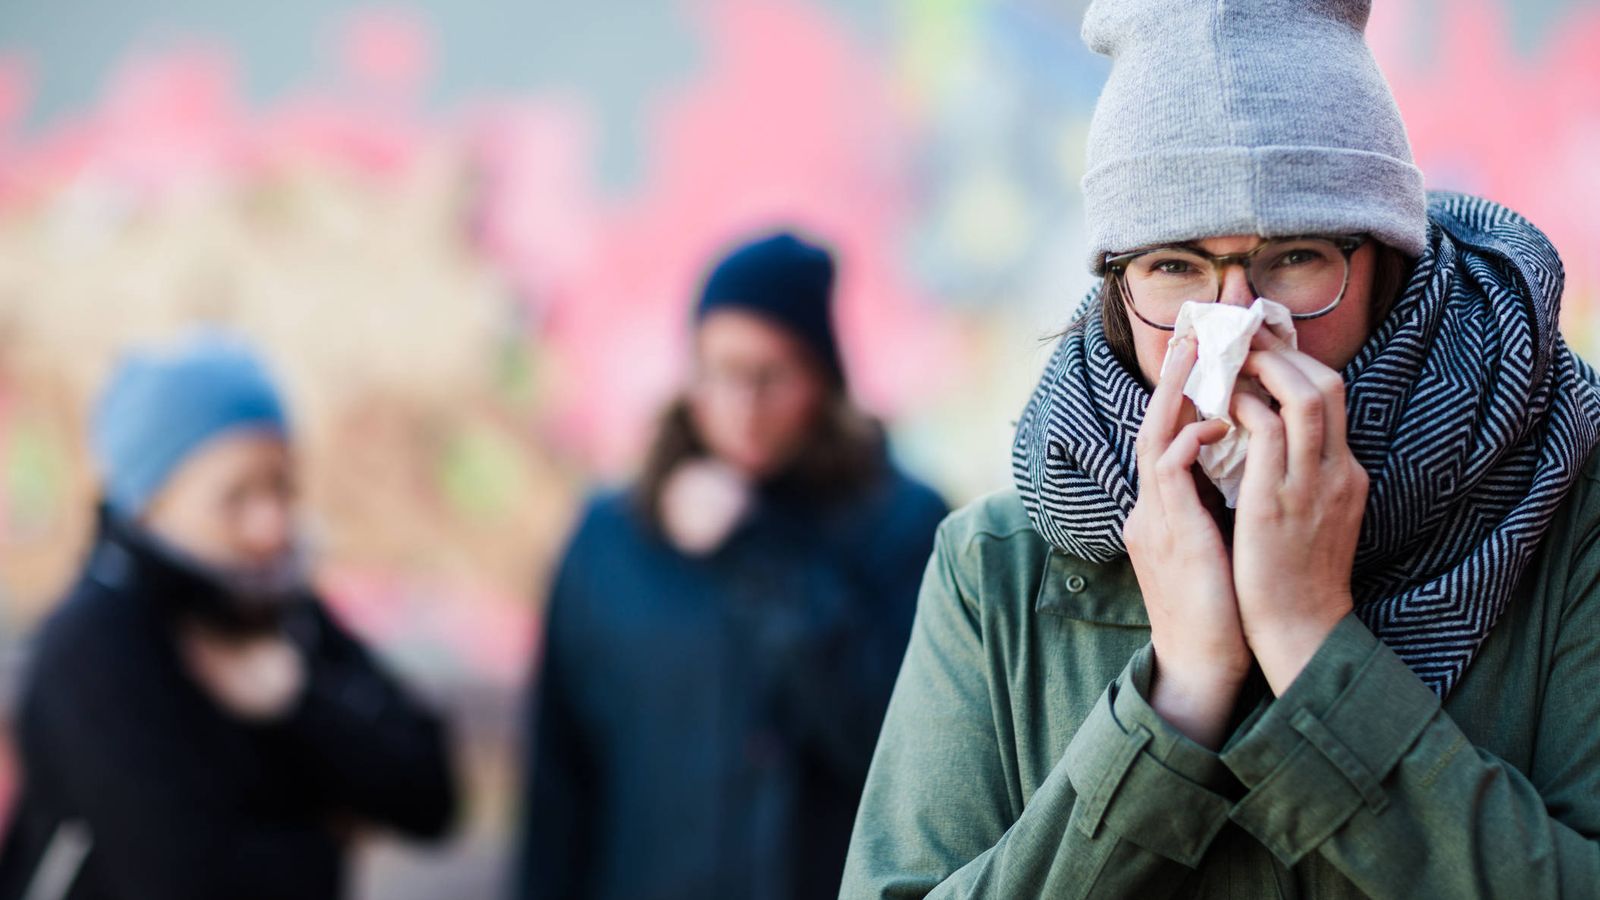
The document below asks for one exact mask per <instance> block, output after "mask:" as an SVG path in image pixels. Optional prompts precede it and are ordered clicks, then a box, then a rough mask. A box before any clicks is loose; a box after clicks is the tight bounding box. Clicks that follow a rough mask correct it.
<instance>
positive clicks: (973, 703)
mask: <svg viewBox="0 0 1600 900" xmlns="http://www.w3.org/2000/svg"><path fill="white" fill-rule="evenodd" d="M959 569H960V565H959V560H958V559H956V557H955V555H954V551H953V548H952V547H951V546H950V544H949V542H948V534H947V528H941V529H940V532H939V537H938V539H937V542H936V545H935V550H934V556H933V559H932V560H931V561H930V562H929V564H928V570H927V575H926V577H925V579H924V581H923V586H922V593H921V596H920V599H919V601H918V607H917V618H916V623H915V625H914V626H913V629H912V635H911V643H910V646H909V648H908V649H907V652H906V657H905V663H904V667H903V668H902V670H901V672H900V678H899V681H898V683H897V684H896V687H895V691H894V697H893V700H892V701H891V702H890V705H889V712H888V717H887V719H886V721H885V723H884V729H883V736H882V738H881V739H880V741H879V744H878V750H877V753H876V755H875V757H874V758H873V761H872V770H871V774H870V775H869V776H868V779H867V788H866V793H865V795H864V796H863V798H862V803H861V810H860V813H859V816H858V818H857V820H856V829H855V833H854V835H853V836H852V840H851V847H850V855H849V860H848V862H847V863H846V869H845V879H844V887H843V891H842V893H841V897H843V898H911V897H940V898H956V897H962V898H995V900H1000V898H1014V897H1022V896H1051V897H1127V898H1141V900H1142V898H1160V897H1163V896H1167V895H1170V894H1171V893H1172V892H1173V891H1174V890H1175V889H1176V888H1177V887H1178V886H1179V885H1180V884H1181V883H1182V882H1183V880H1184V879H1185V878H1186V877H1187V875H1188V873H1189V871H1190V869H1191V868H1192V867H1193V866H1195V865H1197V864H1198V862H1199V860H1200V858H1201V857H1202V856H1203V855H1204V853H1205V851H1206V849H1207V848H1208V847H1209V845H1210V843H1211V841H1212V839H1213V838H1214V837H1215V836H1216V834H1217V832H1218V831H1219V830H1221V828H1222V827H1223V825H1224V824H1225V823H1226V821H1227V817H1228V808H1229V803H1228V800H1227V799H1226V798H1225V797H1224V795H1223V794H1222V793H1220V792H1219V790H1218V788H1219V786H1220V785H1222V784H1225V783H1227V781H1228V776H1227V774H1226V771H1225V770H1224V768H1223V767H1222V765H1221V763H1220V761H1219V760H1218V759H1217V757H1216V755H1215V754H1213V753H1211V752H1210V751H1208V750H1206V749H1204V748H1202V747H1200V746H1199V745H1198V744H1195V743H1193V742H1191V741H1189V740H1188V739H1187V738H1184V737H1183V736H1182V735H1180V734H1178V733H1177V732H1176V731H1175V730H1174V729H1172V728H1171V727H1170V726H1168V725H1166V724H1165V722H1164V721H1163V720H1162V719H1161V718H1160V717H1159V716H1157V715H1156V714H1155V712H1154V711H1153V710H1151V709H1150V707H1149V706H1148V705H1147V704H1146V703H1145V702H1144V701H1143V700H1142V699H1141V691H1142V690H1143V689H1144V688H1145V687H1148V680H1149V678H1150V674H1151V671H1152V666H1153V657H1152V655H1151V653H1150V650H1149V647H1148V645H1147V646H1146V647H1145V648H1144V649H1143V650H1141V651H1139V652H1138V653H1136V654H1135V655H1134V657H1133V658H1132V659H1131V660H1130V661H1129V663H1128V665H1127V667H1126V668H1125V669H1124V671H1123V672H1122V673H1121V675H1120V676H1119V677H1118V678H1117V680H1116V681H1115V682H1113V683H1112V684H1111V685H1110V686H1109V687H1108V688H1107V689H1106V691H1105V692H1104V694H1103V695H1102V696H1101V697H1100V699H1099V700H1098V701H1097V702H1096V704H1095V706H1094V707H1093V710H1092V712H1091V713H1090V714H1089V716H1088V717H1087V718H1086V719H1085V721H1084V722H1083V724H1082V725H1081V726H1080V727H1079V729H1078V730H1077V732H1076V733H1075V734H1074V736H1073V738H1072V739H1071V741H1070V742H1069V744H1068V746H1067V748H1066V750H1065V752H1064V753H1063V754H1062V756H1061V758H1060V760H1059V761H1058V762H1057V763H1056V765H1055V768H1054V769H1053V771H1052V772H1051V773H1050V775H1049V776H1048V777H1047V778H1046V779H1045V780H1044V782H1043V783H1041V784H1040V785H1039V787H1038V789H1037V790H1035V791H1034V792H1033V794H1032V795H1031V796H1028V797H1023V796H1022V795H1021V790H1020V789H1019V787H1018V785H1017V779H1016V776H1015V771H1014V769H1013V768H1012V765H1011V760H1010V758H1009V757H1008V755H1007V754H1006V753H1005V752H1004V750H1003V749H1002V746H1003V745H1002V735H1003V734H1005V733H1006V732H1008V731H1009V730H1010V728H1011V724H1010V717H1009V709H1010V699H1009V691H1008V688H1007V686H1006V685H1005V684H1002V683H999V681H998V679H997V677H996V674H995V673H994V672H993V671H992V670H991V668H990V666H989V664H988V662H987V660H986V656H985V652H984V641H985V634H984V627H985V622H984V618H983V615H982V610H981V603H982V598H981V597H978V596H977V595H976V594H975V593H973V592H972V591H971V590H969V589H967V588H966V586H965V585H963V583H962V580H961V577H960V571H959Z"/></svg>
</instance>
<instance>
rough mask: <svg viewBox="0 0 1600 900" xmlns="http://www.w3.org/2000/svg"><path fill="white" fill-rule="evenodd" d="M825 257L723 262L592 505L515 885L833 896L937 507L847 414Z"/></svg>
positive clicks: (541, 724) (613, 893) (540, 699)
mask: <svg viewBox="0 0 1600 900" xmlns="http://www.w3.org/2000/svg"><path fill="white" fill-rule="evenodd" d="M833 281H834V265H833V260H832V257H831V256H830V254H829V253H828V252H827V251H826V250H824V249H822V248H819V247H816V246H812V245H810V244H808V243H806V242H804V241H802V240H800V239H798V238H796V237H794V236H792V235H789V234H778V235H775V236H771V237H768V238H764V239H761V240H756V241H754V242H752V243H749V244H747V245H745V246H743V247H740V248H739V249H737V250H736V251H734V252H733V253H732V254H731V255H729V256H728V257H726V258H725V259H723V260H722V261H721V263H720V264H719V265H717V266H716V268H715V269H714V270H713V271H712V272H711V274H710V276H709V278H708V279H707V280H706V282H705V284H704V287H703V291H702V293H701V297H700V301H699V304H698V307H697V310H696V315H695V318H696V328H695V334H694V339H695V343H694V374H693V380H692V383H691V384H690V386H689V387H688V389H687V391H686V392H685V393H684V395H683V396H682V398H681V399H679V400H678V401H677V402H675V403H674V404H672V405H671V406H670V408H669V409H668V410H667V412H666V415H665V416H664V419H663V421H662V425H661V428H660V432H659V434H658V435H657V437H656V440H655V444H654V447H653V449H652V451H651V453H650V455H649V458H648V461H647V463H646V465H645V467H644V471H643V474H642V476H641V477H640V478H639V480H638V481H637V483H635V484H633V485H632V486H631V487H629V488H628V489H625V490H622V491H618V492H614V493H607V494H602V495H600V496H599V497H597V498H596V499H594V500H593V501H592V502H591V503H590V505H589V506H588V508H587V510H586V511H585V513H584V514H583V516H582V520H581V523H580V524H579V526H578V528H577V532H576V535H575V536H574V537H573V538H572V540H571V543H570V545H569V547H568V549H567V551H566V555H565V558H564V559H563V561H562V563H561V566H560V568H559V572H558V573H557V575H556V578H555V581H554V586H553V589H552V592H551V594H550V602H549V612H548V618H547V624H546V626H545V628H546V631H545V634H546V637H545V648H544V653H543V658H542V665H541V667H540V669H539V672H538V676H537V683H536V685H535V690H534V692H533V694H532V699H533V705H532V715H531V716H530V724H531V726H532V735H531V736H530V740H529V741H528V752H529V753H530V758H529V761H528V770H527V771H528V775H527V778H526V791H525V799H524V808H523V810H522V816H523V819H524V825H523V829H522V832H523V833H522V847H521V858H520V861H519V868H520V872H519V878H518V886H517V890H518V892H519V893H518V896H519V897H521V898H525V900H535V898H619V900H621V898H627V900H648V898H695V900H705V898H724V897H726V898H751V900H760V898H821V897H830V898H831V897H834V896H836V895H837V892H838V888H839V877H840V873H841V870H842V866H843V863H844V855H845V849H846V845H847V842H848V840H849V832H850V826H851V822H852V820H853V818H854V814H855V809H856V804H857V800H858V798H859V796H860V792H861V785H862V782H863V780H864V778H865V776H866V771H867V766H868V764H869V761H870V758H871V754H872V749H873V745H874V743H875V742H876V739H877V735H878V729H879V726H880V724H881V722H882V718H883V711H884V707H885V705H886V703H887V701H888V697H889V693H890V691H891V689H892V687H893V682H894V677H895V673H896V671H897V670H898V668H899V663H900V658H901V655H902V653H903V652H904V648H905V641H906V636H907V634H908V633H909V631H910V625H911V618H912V612H913V607H914V604H915V598H916V592H917V585H918V583H919V582H920V581H921V578H922V572H923V568H924V566H925V565H926V563H927V559H928V555H929V553H930V551H931V549H932V542H933V533H934V530H935V528H936V527H937V525H938V523H939V521H940V520H941V519H942V518H943V517H944V515H945V513H946V507H945V505H944V503H943V502H942V501H941V500H940V498H939V497H938V496H937V495H936V494H935V493H934V492H933V491H931V490H930V489H929V488H927V487H925V486H923V485H922V484H919V483H918V482H916V481H913V480H912V479H910V478H908V477H907V476H906V475H904V474H902V473H901V472H899V471H898V470H897V469H896V468H895V467H894V466H893V464H891V462H890V460H889V457H888V455H887V452H886V446H885V440H884V436H883V433H882V430H881V428H880V427H879V426H878V425H877V423H875V422H874V421H872V420H871V419H869V418H868V417H866V416H865V415H864V414H863V413H862V412H860V411H859V410H858V409H857V408H856V407H855V406H854V405H852V403H851V402H850V400H849V397H848V393H847V391H846V384H845V378H844V373H843V370H842V368H841V365H840V360H839V354H838V349H837V346H836V343H835V338H834V332H833V328H832V324H831V306H832V293H833Z"/></svg>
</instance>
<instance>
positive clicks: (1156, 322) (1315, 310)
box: [1106, 235, 1367, 331]
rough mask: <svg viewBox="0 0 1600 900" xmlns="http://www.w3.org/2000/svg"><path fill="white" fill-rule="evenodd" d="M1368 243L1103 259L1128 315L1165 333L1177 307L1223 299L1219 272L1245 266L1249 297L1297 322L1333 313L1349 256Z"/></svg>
mask: <svg viewBox="0 0 1600 900" xmlns="http://www.w3.org/2000/svg"><path fill="white" fill-rule="evenodd" d="M1366 240H1367V238H1366V236H1364V235H1356V236H1320V235H1318V236H1306V237H1292V238H1277V239H1274V240H1270V241H1267V242H1266V243H1264V244H1261V245H1259V246H1257V247H1256V248H1255V249H1254V250H1251V251H1250V252H1248V253H1229V254H1225V255H1222V256H1214V255H1212V254H1210V253H1206V252H1205V251H1204V250H1201V249H1200V248H1198V247H1195V246H1194V245H1192V244H1176V245H1173V246H1169V247H1155V248H1152V249H1147V250H1135V251H1133V252H1131V253H1123V254H1120V255H1117V256H1109V257H1107V258H1106V268H1107V269H1109V270H1110V271H1111V272H1112V273H1113V274H1114V275H1115V276H1116V277H1117V278H1118V279H1120V280H1121V283H1122V291H1123V294H1124V296H1126V297H1127V298H1128V301H1129V305H1130V306H1132V307H1133V314H1134V315H1136V316H1138V317H1139V319H1140V321H1142V322H1144V323H1145V324H1146V325H1151V326H1153V327H1156V328H1160V329H1162V330H1164V331H1171V330H1172V329H1173V327H1174V326H1175V325H1176V324H1177V321H1178V310H1179V309H1181V308H1182V307H1183V304H1185V303H1187V302H1189V301H1191V300H1194V301H1198V302H1201V303H1215V302H1217V301H1219V300H1221V299H1222V280H1223V272H1224V271H1226V269H1227V267H1228V266H1232V265H1239V266H1243V267H1244V275H1245V280H1246V282H1248V283H1249V285H1250V290H1251V292H1252V295H1253V296H1255V297H1266V298H1267V299H1268V300H1275V301H1277V302H1279V303H1282V304H1283V305H1284V306H1285V307H1288V309H1289V312H1290V313H1291V314H1292V315H1293V316H1294V318H1296V319H1315V318H1317V317H1318V316H1325V315H1327V314H1328V313H1330V312H1333V309H1334V307H1336V306H1338V305H1339V301H1340V300H1342V299H1344V292H1345V288H1346V287H1348V286H1349V283H1350V255H1351V254H1352V253H1354V252H1355V251H1356V248H1357V247H1360V246H1361V245H1362V244H1363V243H1365V242H1366Z"/></svg>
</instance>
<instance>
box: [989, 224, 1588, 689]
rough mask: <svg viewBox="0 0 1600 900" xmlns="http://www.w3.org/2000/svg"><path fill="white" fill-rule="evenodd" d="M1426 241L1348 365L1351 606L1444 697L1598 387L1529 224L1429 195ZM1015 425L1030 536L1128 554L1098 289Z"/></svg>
mask: <svg viewBox="0 0 1600 900" xmlns="http://www.w3.org/2000/svg"><path fill="white" fill-rule="evenodd" d="M1428 219H1429V228H1428V247H1427V249H1426V250H1425V251H1424V252H1423V255H1422V257H1421V258H1420V259H1419V260H1418V262H1417V266H1416V269H1415V270H1414V272H1413V274H1412V276H1411V279H1410V281H1409V283H1408V284H1407V285H1406V287H1405V289H1404V291H1403V292H1402V294H1401V296H1400V298H1399V300H1398V301H1397V302H1396V303H1395V305H1394V307H1393V309H1392V310H1391V311H1390V313H1389V315H1388V316H1387V317H1386V318H1385V319H1384V321H1383V322H1382V323H1381V324H1380V325H1379V326H1378V328H1377V330H1376V331H1375V332H1374V333H1373V334H1372V336H1371V337H1370V338H1369V339H1368V340H1367V341H1366V343H1365V344H1364V345H1363V346H1362V348H1361V350H1360V351H1359V352H1358V353H1357V354H1356V357H1355V359H1353V360H1351V361H1350V364H1349V365H1348V366H1346V367H1345V370H1344V373H1343V375H1344V379H1345V385H1346V400H1347V412H1348V416H1349V442H1350V449H1351V451H1352V452H1353V453H1354V454H1355V456H1356V458H1357V459H1358V460H1359V461H1360V462H1361V464H1362V466H1364V467H1365V468H1366V470H1367V473H1368V475H1369V476H1370V484H1371V486H1370V489H1369V493H1368V497H1367V506H1366V515H1365V518H1364V519H1363V520H1362V523H1361V537H1360V543H1359V545H1358V547H1357V550H1356V559H1355V568H1354V575H1353V579H1352V582H1353V583H1352V588H1353V592H1354V595H1355V603H1356V609H1357V612H1358V614H1359V615H1360V616H1361V618H1362V620H1363V621H1365V622H1366V624H1367V625H1368V627H1370V628H1371V629H1372V630H1373V632H1374V633H1375V634H1376V635H1378V637H1379V638H1381V639H1382V640H1383V641H1384V642H1385V643H1386V644H1388V645H1389V646H1390V647H1391V648H1393V649H1394V651H1395V652H1396V653H1397V654H1399V656H1400V658H1401V659H1403V660H1405V662H1406V664H1407V665H1408V666H1410V667H1411V669H1412V671H1413V672H1415V673H1416V674H1417V676H1418V677H1419V678H1421V679H1422V680H1423V681H1424V682H1426V683H1427V684H1428V686H1429V687H1431V688H1432V689H1433V690H1434V691H1435V692H1437V693H1438V694H1439V695H1440V696H1444V695H1446V694H1448V693H1449V692H1450V689H1451V688H1452V687H1454V686H1455V684H1456V682H1457V681H1458V680H1460V678H1461V674H1462V673H1463V672H1464V671H1465V670H1466V668H1467V665H1468V664H1469V663H1471V662H1472V658H1473V656H1474V655H1475V654H1476V653H1477V651H1478V647H1479V646H1480V645H1481V644H1482V643H1483V640H1484V638H1485V637H1487V636H1488V634H1489V630H1490V629H1491V628H1493V627H1494V624H1495V622H1497V621H1498V620H1499V619H1500V616H1501V614H1502V613H1503V612H1505V609H1506V605H1507V604H1508V603H1509V602H1510V599H1511V594H1512V590H1513V587H1514V586H1515V585H1516V583H1517V581H1518V579H1519V578H1520V577H1521V575H1522V574H1523V571H1524V570H1525V569H1526V568H1527V566H1528V563H1529V560H1530V559H1531V558H1532V556H1533V553H1534V550H1535V549H1536V548H1537V547H1538V545H1539V541H1540V539H1541V538H1543V537H1544V534H1545V531H1546V530H1547V529H1548V527H1549V525H1550V521H1551V519H1552V517H1553V516H1554V514H1555V511H1556V508H1557V507H1558V506H1559V505H1560V503H1561V500H1562V498H1563V497H1565V496H1566V494H1567V490H1568V489H1569V488H1570V487H1571V485H1572V483H1573V480H1574V479H1575V478H1576V476H1577V474H1578V472H1579V470H1580V469H1581V468H1582V466H1583V464H1584V462H1585V461H1586V460H1587V459H1588V457H1589V454H1590V451H1591V450H1593V449H1594V448H1595V447H1596V445H1597V444H1600V377H1597V376H1596V374H1595V372H1594V370H1593V369H1591V368H1590V367H1589V366H1588V365H1587V364H1585V363H1584V362H1583V361H1582V360H1580V359H1579V358H1578V357H1577V356H1576V355H1575V354H1573V353H1572V351H1570V350H1569V349H1568V348H1567V345H1566V343H1565V341H1563V340H1562V338H1561V336H1560V335H1559V334H1558V333H1557V322H1556V318H1557V312H1558V310H1559V307H1560V301H1561V290H1562V281H1563V274H1562V269H1561V260H1560V258H1559V257H1558V256H1557V255H1556V252H1555V248H1554V247H1552V246H1551V245H1550V242H1549V241H1548V239H1546V238H1545V236H1544V235H1543V234H1542V233H1540V232H1539V230H1538V229H1536V228H1534V226H1533V225H1532V224H1531V223H1529V222H1528V221H1527V220H1526V219H1524V218H1522V217H1521V216H1519V215H1517V214H1516V213H1514V212H1512V211H1511V210H1509V209H1506V208H1505V207H1502V206H1499V205H1497V204H1494V203H1491V202H1489V201H1487V200H1482V199H1478V198H1476V197H1468V196H1465V195H1460V194H1447V193H1439V192H1435V193H1433V194H1430V196H1429V204H1428ZM1080 316H1081V318H1082V321H1081V322H1080V323H1079V325H1078V327H1074V328H1073V329H1072V330H1070V331H1069V332H1068V333H1067V334H1066V335H1065V336H1064V337H1063V338H1062V339H1061V342H1060V344H1059V345H1058V346H1057V347H1056V350H1055V352H1054V354H1052V356H1051V359H1050V363H1049V365H1048V366H1047V367H1046V369H1045V373H1044V378H1043V380H1042V381H1041V382H1040V384H1039V386H1038V387H1037V388H1036V389H1035V390H1034V393H1033V396H1032V398H1031V399H1030V400H1029V402H1028V406H1027V409H1026V410H1025V411H1024V412H1023V416H1022V420H1021V422H1020V423H1019V424H1018V427H1017V437H1016V443H1015V445H1014V446H1013V449H1012V470H1013V473H1014V475H1015V478H1016V483H1017V486H1018V488H1019V489H1020V490H1021V493H1022V500H1023V504H1024V506H1025V507H1026V508H1027V510H1028V516H1029V518H1030V519H1031V520H1032V521H1033V525H1034V528H1036V529H1037V530H1038V531H1039V533H1040V534H1041V535H1043V536H1044V537H1045V539H1046V540H1048V541H1049V542H1050V543H1051V544H1053V545H1055V546H1056V547H1058V548H1060V549H1061V550H1062V551H1064V552H1066V553H1070V554H1072V555H1074V556H1078V557H1081V558H1083V559H1086V560H1091V561H1096V562H1105V561H1108V560H1111V559H1114V558H1116V557H1118V556H1122V555H1124V554H1125V553H1126V552H1127V551H1126V548H1125V547H1124V546H1123V543H1122V526H1123V522H1124V521H1125V520H1126V518H1127V514H1128V512H1129V510H1131V509H1132V508H1133V502H1134V499H1135V497H1136V496H1137V495H1138V489H1139V486H1138V472H1137V470H1136V469H1135V465H1134V452H1133V443H1134V436H1135V435H1136V434H1137V432H1138V430H1139V423H1140V422H1141V421H1142V420H1143V418H1144V410H1145V404H1146V403H1147V402H1148V401H1149V399H1150V397H1149V393H1148V392H1147V391H1146V390H1145V388H1144V387H1143V386H1142V385H1141V384H1140V382H1139V381H1138V379H1137V378H1135V377H1134V375H1133V374H1132V373H1130V372H1129V371H1128V370H1127V369H1126V368H1124V367H1123V365H1122V364H1121V363H1120V362H1118V360H1117V359H1116V357H1115V356H1114V355H1113V354H1112V352H1111V349H1110V347H1109V346H1108V345H1107V344H1106V339H1105V332H1104V331H1103V329H1102V327H1101V325H1102V323H1101V321H1100V315H1099V300H1098V288H1096V290H1094V291H1091V292H1090V295H1089V297H1088V299H1087V300H1086V301H1085V304H1084V308H1083V310H1082V311H1081V312H1080Z"/></svg>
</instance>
